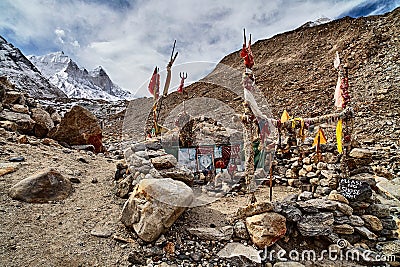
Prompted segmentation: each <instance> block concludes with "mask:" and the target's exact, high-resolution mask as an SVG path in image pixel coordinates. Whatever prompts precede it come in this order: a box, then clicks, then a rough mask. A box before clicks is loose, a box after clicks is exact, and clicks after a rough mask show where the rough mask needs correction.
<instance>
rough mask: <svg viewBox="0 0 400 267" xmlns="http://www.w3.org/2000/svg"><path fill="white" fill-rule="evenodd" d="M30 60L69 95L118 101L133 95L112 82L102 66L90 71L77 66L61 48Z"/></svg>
mask: <svg viewBox="0 0 400 267" xmlns="http://www.w3.org/2000/svg"><path fill="white" fill-rule="evenodd" d="M29 59H30V60H31V62H32V63H33V64H34V65H35V66H36V67H37V68H38V69H39V70H40V71H41V73H42V74H43V75H44V76H45V77H46V78H48V79H49V81H50V82H51V83H52V84H54V85H55V86H57V87H58V88H60V89H61V90H62V91H63V92H65V93H66V94H67V96H68V97H72V98H89V99H105V100H111V101H114V100H120V99H132V98H133V95H132V94H131V93H130V92H129V91H126V90H124V89H122V88H121V87H119V86H118V85H117V84H115V83H113V82H112V81H111V79H110V77H109V76H108V74H107V72H106V71H105V70H104V69H103V67H101V66H99V67H97V68H95V69H94V70H92V71H87V70H86V69H85V68H81V67H79V66H78V64H77V63H76V62H74V61H73V60H72V59H71V58H69V57H68V56H67V55H65V54H64V52H63V51H60V52H55V53H50V54H47V55H43V56H29Z"/></svg>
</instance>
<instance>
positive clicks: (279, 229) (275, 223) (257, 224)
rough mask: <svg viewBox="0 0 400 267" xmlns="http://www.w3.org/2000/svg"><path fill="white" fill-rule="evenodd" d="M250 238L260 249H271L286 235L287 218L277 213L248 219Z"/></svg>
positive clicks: (267, 213)
mask: <svg viewBox="0 0 400 267" xmlns="http://www.w3.org/2000/svg"><path fill="white" fill-rule="evenodd" d="M246 226H247V230H248V231H249V234H250V238H251V240H252V241H253V243H254V244H255V245H256V246H257V247H258V248H261V249H263V248H265V247H269V246H271V245H272V244H274V243H275V242H276V241H278V240H279V239H281V238H282V237H283V236H284V235H285V233H286V218H285V217H284V216H282V215H280V214H278V213H275V212H266V213H262V214H258V215H254V216H251V217H247V218H246Z"/></svg>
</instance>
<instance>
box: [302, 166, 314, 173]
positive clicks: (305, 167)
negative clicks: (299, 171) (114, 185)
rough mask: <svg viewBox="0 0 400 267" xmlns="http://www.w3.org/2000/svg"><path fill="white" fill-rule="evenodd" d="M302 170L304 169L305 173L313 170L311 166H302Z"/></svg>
mask: <svg viewBox="0 0 400 267" xmlns="http://www.w3.org/2000/svg"><path fill="white" fill-rule="evenodd" d="M303 168H304V169H306V171H307V172H311V171H312V170H313V166H312V165H304V166H303Z"/></svg>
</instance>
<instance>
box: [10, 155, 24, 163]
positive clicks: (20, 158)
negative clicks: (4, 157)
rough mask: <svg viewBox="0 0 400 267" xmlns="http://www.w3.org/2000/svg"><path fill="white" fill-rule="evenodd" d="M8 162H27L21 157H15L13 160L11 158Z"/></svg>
mask: <svg viewBox="0 0 400 267" xmlns="http://www.w3.org/2000/svg"><path fill="white" fill-rule="evenodd" d="M8 161H10V162H23V161H25V158H24V157H22V156H20V157H13V158H9V159H8Z"/></svg>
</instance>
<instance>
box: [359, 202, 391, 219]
mask: <svg viewBox="0 0 400 267" xmlns="http://www.w3.org/2000/svg"><path fill="white" fill-rule="evenodd" d="M365 212H366V213H368V214H372V215H375V216H376V217H378V218H385V217H388V216H389V215H390V210H389V207H388V206H386V205H384V204H376V203H374V204H371V205H370V206H369V207H368V208H367V209H366V211H365Z"/></svg>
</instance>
